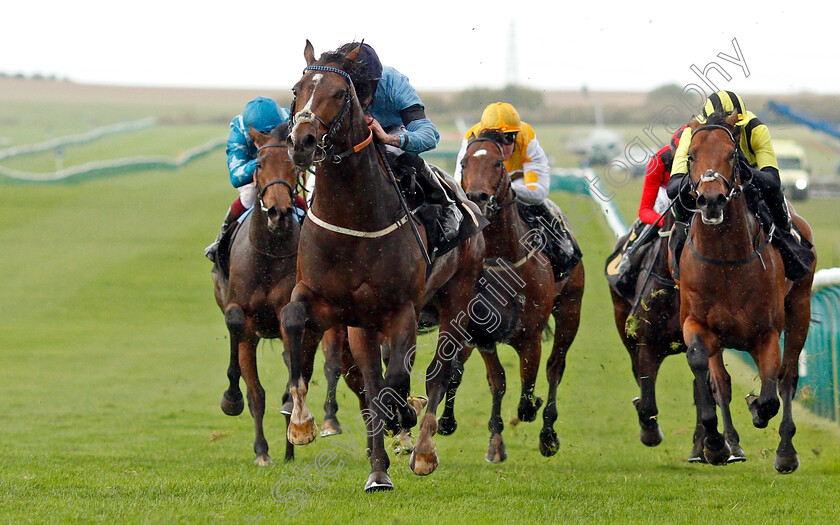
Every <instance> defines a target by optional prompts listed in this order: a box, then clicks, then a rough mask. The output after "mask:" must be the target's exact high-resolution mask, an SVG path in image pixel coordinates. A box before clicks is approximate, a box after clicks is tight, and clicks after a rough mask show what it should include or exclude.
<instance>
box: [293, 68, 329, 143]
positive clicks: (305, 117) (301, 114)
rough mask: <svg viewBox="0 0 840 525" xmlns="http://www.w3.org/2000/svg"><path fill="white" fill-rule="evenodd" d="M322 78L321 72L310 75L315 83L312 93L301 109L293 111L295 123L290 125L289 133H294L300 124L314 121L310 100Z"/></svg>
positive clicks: (313, 97) (313, 96)
mask: <svg viewBox="0 0 840 525" xmlns="http://www.w3.org/2000/svg"><path fill="white" fill-rule="evenodd" d="M322 78H324V75H322V74H321V73H316V74H315V75H313V76H312V83H313V84H315V87H314V88H312V94H311V95H309V100H307V101H306V105H304V106H303V109H301V110H300V111H298V112H297V113H295V125H294V126H293V127H292V131H291V133H290V134H292V135H294V134H296V133H297V129H298V126H300V125H301V124H304V123H307V122H315V115H314V114H313V113H312V101H313V100H314V99H315V91H317V90H318V85H319V84H320V83H321V79H322Z"/></svg>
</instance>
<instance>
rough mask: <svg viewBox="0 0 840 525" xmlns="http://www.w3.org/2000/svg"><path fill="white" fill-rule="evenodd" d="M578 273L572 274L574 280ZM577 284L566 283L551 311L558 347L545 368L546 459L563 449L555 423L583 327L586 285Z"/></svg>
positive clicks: (543, 451)
mask: <svg viewBox="0 0 840 525" xmlns="http://www.w3.org/2000/svg"><path fill="white" fill-rule="evenodd" d="M580 268H581V272H582V268H583V265H580ZM577 271H578V270H575V271H574V272H573V273H572V278H574V276H575V273H576V272H577ZM577 281H579V282H580V283H583V276H582V275H581V276H580V278H578V279H576V281H574V282H577ZM574 282H573V281H571V280H570V281H569V282H568V283H566V286H564V287H563V291H562V292H561V293H560V294H559V295H558V296H557V297H555V299H554V307H553V308H552V312H551V315H552V317H554V345H553V346H552V347H551V355H549V356H548V362H547V363H546V365H545V372H546V378H547V379H548V397H547V399H546V404H545V409H543V428H542V430H540V454H542V455H543V456H545V457H550V456H553V455H554V454H556V453H557V451H558V450H559V449H560V440H559V439H558V438H557V432H555V431H554V423H555V422H556V421H557V387H558V385H559V384H560V381H562V380H563V373H564V372H565V371H566V354H567V352H568V351H569V347H570V346H572V341H574V340H575V336H576V335H577V332H578V327H579V326H580V310H581V302H580V299H581V296H582V295H583V287H582V284H581V285H580V286H572V284H573V283H574Z"/></svg>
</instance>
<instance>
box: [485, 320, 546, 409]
mask: <svg viewBox="0 0 840 525" xmlns="http://www.w3.org/2000/svg"><path fill="white" fill-rule="evenodd" d="M540 333H541V331H538V332H537V333H536V334H531V337H529V338H527V339H528V340H523V341H517V342H516V343H514V342H512V343H513V347H514V348H515V349H516V350H517V353H518V354H519V377H520V378H521V379H522V394H521V395H520V397H519V407H518V408H517V410H516V415H517V417H518V418H519V420H520V421H525V422H531V421H533V420H535V419H537V412H538V411H539V409H540V407H541V406H542V403H543V401H542V399H541V398H539V397H535V396H534V388H535V385H536V382H537V373H538V371H539V369H540V358H541V357H542V342H541V341H540ZM523 339H526V338H523ZM496 359H498V357H497V358H496ZM499 366H501V365H499Z"/></svg>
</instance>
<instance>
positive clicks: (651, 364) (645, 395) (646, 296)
mask: <svg viewBox="0 0 840 525" xmlns="http://www.w3.org/2000/svg"><path fill="white" fill-rule="evenodd" d="M673 222H674V220H673V216H672V215H671V214H670V213H667V214H666V215H665V220H664V223H663V226H662V229H661V230H660V231H668V230H670V228H671V226H673ZM626 241H627V236H623V237H621V238H620V239H619V240H618V242H617V243H616V246H615V248H616V250H618V249H619V248H620V247H621V246H622V245H623V244H624V243H625V242H626ZM619 259H620V258H616V259H614V260H613V263H614V264H617V263H618V261H619ZM614 270H616V268H612V269H611V268H610V266H608V267H607V272H608V273H609V272H610V271H614ZM610 295H611V296H612V302H613V313H614V315H615V325H616V328H617V329H618V333H619V336H620V337H621V341H622V342H623V343H624V346H625V347H626V348H627V352H628V353H629V354H630V363H631V367H632V370H633V376H634V377H635V379H636V384H637V385H638V386H639V397H637V398H635V399H633V405H634V406H635V408H636V412H637V414H638V418H639V426H640V427H641V431H640V434H639V439H640V440H641V441H642V443H644V444H645V445H647V446H649V447H655V446H657V445H659V444H660V443H661V442H662V439H663V434H662V429H661V428H660V427H659V409H658V408H657V406H656V379H657V376H658V375H659V368H660V367H661V366H662V362H663V361H664V360H665V358H666V357H668V356H670V355H675V354H680V353H684V352H685V351H686V346H685V343H684V342H683V334H682V330H681V329H680V292H679V288H678V287H677V285H676V283H675V282H674V280H673V279H672V278H671V270H670V269H669V267H668V243H667V242H666V241H665V239H664V238H662V237H659V236H657V237H656V238H655V239H654V240H653V241H652V242H651V245H650V247H649V248H648V249H647V251H646V253H645V255H644V257H643V258H642V261H641V270H640V275H639V278H638V281H637V282H636V288H635V295H634V297H633V299H632V300H629V299H628V298H626V297H624V296H622V295H621V294H619V293H618V292H617V291H616V290H614V289H613V288H612V287H610ZM709 366H710V369H711V381H712V391H713V392H714V393H715V400H716V401H717V403H718V406H720V408H721V416H722V418H723V427H724V435H725V436H726V440H727V443H729V447H730V450H731V453H730V457H729V460H728V461H729V462H730V463H733V462H737V461H745V460H746V456H745V455H744V451H743V450H742V449H741V446H740V444H739V442H740V437H739V436H738V432H737V431H736V430H735V427H734V425H733V423H732V416H731V413H730V411H729V402H730V400H731V398H732V387H731V384H730V377H729V374H728V373H727V372H726V369H725V368H724V366H723V354H717V355H716V356H715V357H714V358H712V360H711V362H710V365H709ZM698 414H699V412H698ZM704 437H705V430H704V428H703V425H702V423H701V421H700V418H699V415H698V419H697V426H696V429H695V432H694V440H693V441H694V446H693V448H692V450H691V454H690V455H689V457H688V461H689V462H692V463H694V462H705V461H706V460H705V458H704V456H703V438H704Z"/></svg>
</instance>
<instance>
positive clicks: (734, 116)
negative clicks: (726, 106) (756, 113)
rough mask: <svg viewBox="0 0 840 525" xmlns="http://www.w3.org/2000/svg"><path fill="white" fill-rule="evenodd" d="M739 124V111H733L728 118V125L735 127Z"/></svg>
mask: <svg viewBox="0 0 840 525" xmlns="http://www.w3.org/2000/svg"><path fill="white" fill-rule="evenodd" d="M737 122H738V111H733V112H732V113H730V114H729V116H728V117H726V123H727V124H728V125H729V126H731V127H734V126H735V124H736V123H737Z"/></svg>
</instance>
